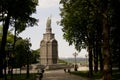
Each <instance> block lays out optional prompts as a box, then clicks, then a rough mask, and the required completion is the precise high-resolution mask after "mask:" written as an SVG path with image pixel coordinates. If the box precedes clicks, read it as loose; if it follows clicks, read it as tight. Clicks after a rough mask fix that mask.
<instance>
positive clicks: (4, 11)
mask: <svg viewBox="0 0 120 80" xmlns="http://www.w3.org/2000/svg"><path fill="white" fill-rule="evenodd" d="M37 2H38V1H37V0H34V1H33V0H25V1H24V0H1V1H0V3H2V4H0V14H1V16H0V21H3V36H2V42H1V46H2V47H1V49H0V59H1V60H0V76H2V75H3V73H2V69H3V59H4V56H5V54H4V53H5V45H6V37H7V31H8V28H9V25H10V24H12V23H14V22H17V21H18V22H21V23H23V22H24V24H25V25H26V26H33V25H34V24H35V22H36V19H34V18H32V17H31V14H32V13H34V12H35V11H36V5H37ZM21 5H22V6H21ZM22 21H23V22H22ZM22 27H25V26H22Z"/></svg>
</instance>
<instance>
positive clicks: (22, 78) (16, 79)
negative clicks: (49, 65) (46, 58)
mask: <svg viewBox="0 0 120 80" xmlns="http://www.w3.org/2000/svg"><path fill="white" fill-rule="evenodd" d="M36 75H37V74H36V73H33V74H30V75H29V78H26V74H14V75H13V79H12V80H36ZM0 80H5V79H4V78H0ZM7 80H11V76H10V75H7Z"/></svg>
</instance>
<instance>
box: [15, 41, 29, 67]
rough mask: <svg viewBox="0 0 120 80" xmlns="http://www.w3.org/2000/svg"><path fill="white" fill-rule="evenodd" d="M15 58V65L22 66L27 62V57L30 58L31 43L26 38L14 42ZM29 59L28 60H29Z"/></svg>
mask: <svg viewBox="0 0 120 80" xmlns="http://www.w3.org/2000/svg"><path fill="white" fill-rule="evenodd" d="M15 46H16V47H15V52H16V54H15V60H16V66H17V67H20V68H21V67H22V66H24V65H26V64H27V58H29V59H30V58H31V52H30V46H31V44H30V43H29V41H28V40H27V39H25V40H23V39H19V40H17V42H16V45H15ZM29 61H30V60H29Z"/></svg>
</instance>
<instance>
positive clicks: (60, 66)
mask: <svg viewBox="0 0 120 80" xmlns="http://www.w3.org/2000/svg"><path fill="white" fill-rule="evenodd" d="M67 67H68V65H67V64H51V65H47V66H46V68H45V69H46V70H55V69H64V68H67Z"/></svg>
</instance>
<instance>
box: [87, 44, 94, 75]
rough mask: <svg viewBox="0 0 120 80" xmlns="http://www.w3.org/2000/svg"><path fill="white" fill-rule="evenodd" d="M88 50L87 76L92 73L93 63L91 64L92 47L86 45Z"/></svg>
mask: <svg viewBox="0 0 120 80" xmlns="http://www.w3.org/2000/svg"><path fill="white" fill-rule="evenodd" d="M88 51H89V74H88V76H89V77H92V75H93V64H92V47H91V46H89V47H88Z"/></svg>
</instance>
